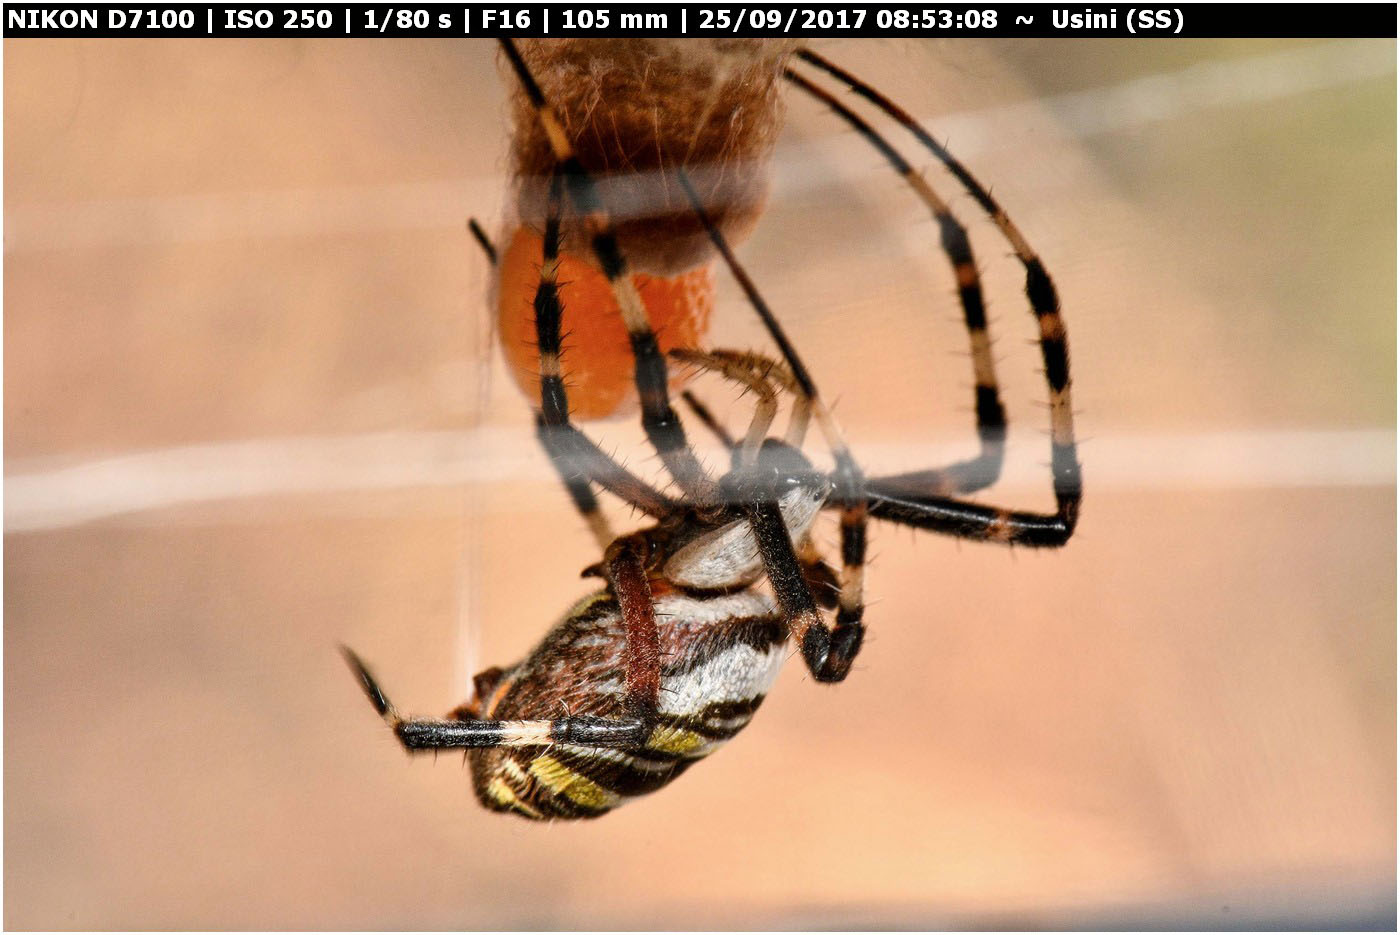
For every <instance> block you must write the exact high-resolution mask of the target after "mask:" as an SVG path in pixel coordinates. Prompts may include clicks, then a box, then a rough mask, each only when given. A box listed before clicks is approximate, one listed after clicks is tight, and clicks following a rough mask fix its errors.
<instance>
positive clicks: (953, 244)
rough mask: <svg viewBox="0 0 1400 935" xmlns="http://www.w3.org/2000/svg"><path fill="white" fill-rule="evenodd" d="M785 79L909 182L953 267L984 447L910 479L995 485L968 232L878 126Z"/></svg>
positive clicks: (993, 392) (985, 348) (995, 444)
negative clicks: (935, 226) (848, 127)
mask: <svg viewBox="0 0 1400 935" xmlns="http://www.w3.org/2000/svg"><path fill="white" fill-rule="evenodd" d="M783 75H784V77H786V78H787V80H788V81H789V82H791V83H792V84H795V85H797V86H798V87H799V88H801V89H802V90H803V91H805V92H807V93H808V94H809V95H811V96H812V97H814V98H816V99H817V100H818V101H820V102H822V103H823V104H825V105H826V106H827V107H828V108H829V109H830V110H832V111H833V112H834V113H836V114H837V115H838V116H840V117H841V118H842V119H844V120H845V121H846V122H847V123H848V124H850V125H851V127H852V128H853V129H854V130H855V131H856V132H857V133H858V134H860V136H862V137H863V138H864V139H865V140H866V141H867V142H869V143H870V145H871V146H873V147H874V148H875V149H876V150H878V151H879V152H880V154H881V155H882V156H884V157H885V159H886V161H888V162H889V164H890V165H891V166H892V167H893V168H894V170H895V171H896V172H897V173H899V175H900V176H902V177H903V178H904V180H905V181H906V182H908V184H909V186H910V188H912V189H913V190H914V193H915V194H916V195H918V196H919V199H920V200H921V201H923V203H924V204H925V205H926V206H927V207H928V209H929V212H930V213H931V214H932V215H933V218H934V221H936V222H937V224H938V229H939V240H940V244H941V246H942V248H943V252H944V253H945V254H946V255H947V257H948V262H949V263H950V264H951V265H952V267H953V275H954V277H955V278H956V280H957V283H958V299H959V301H960V302H961V304H962V310H963V324H964V325H965V326H966V328H967V335H968V342H969V344H970V345H971V348H972V376H973V384H974V393H975V396H974V404H975V406H976V412H977V437H978V441H979V443H980V446H981V448H980V451H979V452H978V454H977V456H976V457H975V458H971V459H969V460H966V461H960V462H958V463H956V464H950V465H948V466H946V467H942V468H935V469H933V470H925V471H921V472H919V473H918V475H917V477H916V478H911V479H916V480H917V482H918V483H919V486H920V488H921V489H923V490H926V491H928V492H930V493H934V492H936V493H942V494H945V495H946V494H951V493H971V492H972V491H974V490H980V489H982V488H983V487H988V486H990V485H991V484H994V483H996V480H997V478H998V477H999V476H1000V475H1001V468H1002V463H1003V461H1004V459H1005V454H1006V410H1005V408H1004V407H1003V406H1002V404H1001V397H1000V392H999V389H998V386H997V376H996V366H995V363H994V361H993V360H992V345H991V340H990V339H989V338H988V335H987V310H986V304H985V302H984V301H983V296H982V282H981V278H980V277H979V276H978V273H977V263H976V260H975V259H974V258H973V255H972V243H971V241H970V240H969V239H968V236H967V228H965V227H963V225H962V224H961V223H960V222H959V221H958V219H957V218H956V217H954V216H953V212H952V211H951V210H950V209H949V207H948V204H947V202H945V201H944V200H943V199H942V198H940V197H939V196H938V194H937V193H936V192H935V191H934V190H933V188H932V187H931V186H930V185H929V184H928V182H927V181H926V180H925V179H924V177H923V176H922V175H920V174H919V173H918V172H917V171H916V170H915V169H914V167H913V166H912V165H910V164H909V162H908V160H906V159H905V158H904V157H903V156H902V155H901V154H900V153H899V151H898V150H896V149H895V148H894V147H893V146H891V145H890V143H889V141H888V140H886V139H885V138H884V137H883V136H881V135H880V133H879V132H877V131H876V130H875V128H874V127H872V126H870V124H868V123H866V122H865V121H864V120H863V119H861V117H860V116H859V115H857V114H856V113H855V112H854V111H852V110H851V109H850V108H849V107H847V106H846V105H845V104H843V103H841V102H840V101H839V100H837V99H836V98H835V97H833V96H832V95H831V94H830V93H828V92H827V91H826V90H824V89H822V88H820V87H818V86H817V85H815V84H813V83H812V82H810V81H808V80H807V79H806V78H805V77H803V76H802V75H801V74H799V73H797V72H795V71H792V70H791V69H787V70H785V71H784V72H783Z"/></svg>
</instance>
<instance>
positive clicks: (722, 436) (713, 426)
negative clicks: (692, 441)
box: [681, 390, 739, 451]
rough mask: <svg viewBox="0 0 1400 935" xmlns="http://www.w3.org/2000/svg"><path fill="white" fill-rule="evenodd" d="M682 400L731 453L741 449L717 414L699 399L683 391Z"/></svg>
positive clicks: (687, 391) (689, 392)
mask: <svg viewBox="0 0 1400 935" xmlns="http://www.w3.org/2000/svg"><path fill="white" fill-rule="evenodd" d="M681 399H682V400H683V401H684V402H685V404H686V405H687V406H689V407H690V411H691V412H693V413H695V418H697V419H699V420H700V422H701V424H702V425H704V426H705V428H707V429H709V430H710V434H711V435H713V436H714V437H715V438H716V439H717V440H718V441H719V443H720V444H721V445H723V446H724V447H725V448H728V449H729V450H730V451H733V450H734V449H735V448H738V447H739V443H738V442H736V441H735V440H734V436H732V435H730V434H729V432H728V430H726V429H725V427H724V426H723V425H721V424H720V422H719V420H718V419H716V418H715V414H714V413H713V412H711V411H710V407H709V406H706V405H705V404H704V403H703V402H701V401H700V398H699V397H697V396H696V395H695V394H694V393H692V392H691V391H690V390H682V391H681Z"/></svg>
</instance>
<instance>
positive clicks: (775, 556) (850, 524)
mask: <svg viewBox="0 0 1400 935" xmlns="http://www.w3.org/2000/svg"><path fill="white" fill-rule="evenodd" d="M676 180H677V181H678V182H679V183H680V187H681V189H682V190H683V191H684V192H685V194H686V197H687V198H688V199H690V206H691V210H693V211H694V212H695V215H696V217H697V218H698V219H699V220H700V223H701V224H702V225H703V226H704V228H705V231H706V233H708V234H709V237H710V241H711V243H713V244H714V245H715V249H716V250H717V251H718V252H719V254H720V256H721V257H722V258H723V259H724V262H725V264H726V265H727V266H728V267H729V270H730V272H731V273H732V274H733V276H734V278H735V279H736V280H737V281H738V283H739V285H740V287H741V288H742V289H743V290H744V294H745V295H746V296H747V297H748V300H749V304H750V305H751V306H752V307H753V309H754V311H755V312H756V313H757V314H758V316H759V318H760V320H762V322H763V325H764V327H765V328H766V329H767V330H768V333H769V335H770V336H771V337H772V338H773V341H774V343H775V344H777V345H778V348H779V350H780V351H781V352H782V357H783V361H784V363H785V364H786V365H787V372H788V374H789V375H790V376H791V378H792V382H793V384H794V385H795V392H796V394H797V395H798V396H799V398H800V400H801V403H802V406H803V412H804V413H809V414H810V415H811V416H812V417H814V418H815V419H816V421H817V427H818V428H819V429H820V431H821V433H822V435H823V436H824V437H825V439H826V443H827V447H828V448H829V449H830V450H831V456H832V459H833V460H834V461H835V462H836V463H835V469H834V470H833V471H832V472H831V475H830V480H831V485H832V490H831V496H830V498H829V499H828V501H827V502H828V504H830V505H831V506H833V507H835V508H837V509H839V510H840V511H841V519H840V522H841V574H840V594H839V597H838V600H837V608H836V624H835V626H831V627H829V626H827V624H826V622H825V621H824V620H823V619H822V617H821V615H820V614H819V613H818V612H817V609H816V602H815V599H814V597H813V594H812V588H811V587H810V586H809V585H808V583H807V576H806V574H805V573H804V570H803V565H802V563H801V562H800V561H799V559H798V558H797V555H796V554H795V551H794V548H793V543H792V538H791V536H789V535H788V531H787V527H786V526H785V525H784V523H783V519H782V514H781V512H780V511H779V510H778V509H777V506H776V503H775V502H774V501H775V499H776V490H775V489H770V488H768V487H767V486H766V485H767V484H769V483H773V482H774V481H776V480H778V478H776V477H770V476H767V474H768V472H766V471H764V470H762V469H761V468H762V467H763V466H762V464H760V470H757V471H754V472H752V474H753V477H754V479H755V483H754V484H753V486H752V487H751V488H750V489H749V491H748V494H749V496H748V498H747V499H746V501H745V502H744V503H743V504H742V506H743V508H744V513H745V517H746V518H747V519H748V520H749V524H750V525H751V526H752V527H753V531H754V536H755V538H756V539H757V540H758V546H759V552H760V554H761V555H762V557H763V565H764V570H765V571H766V572H767V575H768V580H769V582H770V583H771V584H772V585H773V592H774V595H775V596H776V597H777V598H778V606H779V607H780V608H781V609H782V611H783V616H784V618H785V619H786V620H787V622H788V627H789V628H790V630H791V632H792V636H793V639H794V641H795V642H796V643H797V645H798V647H799V648H800V649H801V651H802V658H803V661H804V662H805V663H806V664H807V668H808V670H809V671H810V672H811V673H812V676H813V678H815V679H817V680H818V681H820V682H839V681H841V680H842V679H844V678H845V677H846V675H847V674H848V673H849V672H850V668H851V663H852V662H853V661H854V660H855V657H856V654H857V653H859V652H860V646H861V642H862V641H863V639H864V636H865V624H864V623H863V621H862V618H863V616H864V613H865V604H864V588H865V577H864V572H865V552H866V528H867V526H868V509H867V495H866V492H865V479H864V476H863V474H862V473H861V470H860V467H859V465H857V464H856V461H855V458H854V457H853V456H852V455H851V450H850V448H849V447H848V446H847V445H846V440H845V438H844V437H843V436H842V434H841V430H840V428H839V427H838V426H837V424H836V420H835V418H834V417H833V416H832V414H831V410H830V409H829V408H828V407H827V405H826V403H825V402H824V401H823V400H822V399H821V397H820V395H819V394H818V393H817V387H816V383H815V382H813V380H812V377H811V375H810V374H809V373H808V371H807V367H806V365H805V364H803V363H802V359H801V358H800V357H799V356H798V354H797V350H796V348H794V347H793V346H792V342H791V341H789V340H788V337H787V334H786V333H785V332H784V331H783V327H782V325H781V324H779V322H778V320H777V318H776V317H775V316H774V315H773V312H772V310H771V309H770V308H769V307H768V303H767V302H766V301H765V300H764V298H763V296H762V294H760V293H759V291H758V287H757V286H756V285H755V284H754V282H753V279H752V278H750V276H749V274H748V272H747V271H746V270H745V269H744V267H743V266H742V265H741V264H740V263H739V260H738V258H737V257H735V256H734V251H733V250H732V249H731V248H730V246H729V242H728V241H727V240H726V239H725V238H724V235H723V234H722V233H721V232H720V230H719V228H717V227H716V226H715V224H714V222H713V220H712V219H711V218H710V216H709V213H708V212H707V211H706V210H705V206H704V204H703V202H702V201H701V200H700V196H699V195H698V194H697V193H696V191H695V188H694V186H693V185H692V184H691V182H690V179H689V178H688V177H687V176H686V173H685V170H683V169H677V170H676Z"/></svg>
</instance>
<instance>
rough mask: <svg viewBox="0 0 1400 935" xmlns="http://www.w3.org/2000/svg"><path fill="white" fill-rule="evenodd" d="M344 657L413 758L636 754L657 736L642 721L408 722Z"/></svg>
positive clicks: (364, 670) (349, 656) (358, 664)
mask: <svg viewBox="0 0 1400 935" xmlns="http://www.w3.org/2000/svg"><path fill="white" fill-rule="evenodd" d="M341 653H342V654H343V655H344V656H345V661H346V662H347V663H349V665H350V669H351V671H353V672H354V673H355V676H356V678H357V679H358V680H359V683H360V687H361V688H362V689H364V692H365V695H366V696H368V697H369V700H370V704H371V705H373V706H374V710H375V711H376V712H377V713H378V714H379V716H380V717H382V718H384V721H385V723H387V724H388V725H389V726H390V727H391V728H392V729H393V731H394V736H395V737H397V738H398V741H399V743H400V744H402V745H403V748H404V749H405V750H407V751H408V752H409V753H415V752H418V751H420V750H443V749H451V748H457V749H461V748H486V747H547V746H550V745H552V744H556V743H567V744H577V745H580V746H590V747H609V748H613V749H617V750H636V749H640V748H641V747H643V746H645V744H646V741H647V739H648V737H649V736H650V734H651V725H650V724H649V723H647V721H646V719H644V718H639V717H634V718H601V717H563V718H557V719H555V720H552V721H544V720H540V721H518V720H517V721H501V720H487V719H481V718H462V719H460V720H459V719H456V718H452V719H447V718H443V719H439V718H405V717H403V716H402V715H400V714H399V712H398V709H397V708H395V707H394V705H393V703H391V702H390V701H389V699H388V696H386V695H385V694H384V691H383V689H381V688H380V687H379V682H378V680H377V679H375V677H374V675H373V674H371V673H370V671H369V668H368V667H367V666H366V665H365V664H364V662H363V660H361V659H360V657H359V656H357V655H356V654H355V653H354V651H352V650H350V649H349V648H347V647H344V646H342V647H341ZM459 710H460V709H459Z"/></svg>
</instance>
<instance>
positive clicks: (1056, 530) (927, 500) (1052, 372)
mask: <svg viewBox="0 0 1400 935" xmlns="http://www.w3.org/2000/svg"><path fill="white" fill-rule="evenodd" d="M797 56H798V57H799V58H801V59H802V60H803V61H805V62H807V63H808V64H810V65H812V66H814V67H816V68H819V69H821V70H822V71H824V72H826V73H827V74H829V75H831V76H832V77H834V78H836V79H837V80H838V81H840V82H842V83H843V84H845V85H846V86H847V87H849V88H850V89H851V90H852V91H854V92H855V93H856V94H858V95H860V96H861V97H863V98H865V99H866V100H867V101H869V102H870V103H871V104H873V105H874V106H875V107H877V108H879V109H880V110H881V111H883V112H884V113H885V114H887V115H888V116H890V117H891V118H892V119H894V120H895V121H896V122H897V123H899V124H900V125H901V126H903V127H904V128H905V129H906V130H908V131H909V132H910V133H911V134H913V136H914V137H915V139H917V140H918V141H919V143H920V144H922V145H923V146H924V147H925V148H926V149H928V150H929V152H931V153H932V154H933V155H934V157H935V158H936V159H938V160H939V162H941V163H942V164H943V165H944V166H945V167H946V168H947V169H948V171H949V172H950V173H951V174H952V175H953V177H954V178H956V179H957V180H958V182H959V183H960V184H961V185H962V186H963V188H964V189H965V190H966V191H967V193H968V194H969V195H971V196H972V198H973V200H974V201H976V202H977V204H978V205H979V206H980V207H981V208H982V210H983V211H985V212H986V213H987V215H988V216H989V217H990V218H991V219H992V223H994V224H995V225H996V226H997V228H998V229H999V230H1000V231H1001V234H1002V236H1003V237H1005V238H1006V240H1007V242H1008V243H1010V244H1011V248H1012V250H1013V251H1014V252H1015V254H1016V257H1017V259H1018V260H1020V262H1021V265H1022V266H1023V267H1025V270H1026V297H1027V299H1029V301H1030V306H1031V313H1032V314H1033V315H1034V316H1035V319H1036V322H1037V324H1038V326H1039V329H1040V352H1041V357H1042V359H1043V360H1044V363H1045V380H1046V383H1047V384H1048V385H1049V388H1050V472H1051V479H1052V486H1053V489H1054V494H1055V505H1056V509H1055V512H1054V513H1052V514H1047V513H1035V512H1029V511H1012V510H1003V509H997V508H993V507H986V506H981V505H978V504H973V503H967V502H965V501H961V500H957V499H953V498H950V497H948V496H947V493H949V492H950V491H949V489H948V488H947V487H946V485H943V484H941V483H939V478H938V476H937V474H936V473H935V474H932V475H931V474H930V473H929V472H914V473H911V474H900V475H893V476H890V477H881V478H875V479H873V480H871V481H870V483H869V485H868V489H869V491H870V494H871V514H872V515H874V516H878V517H879V518H881V519H886V520H890V521H893V522H897V523H902V524H904V525H909V526H916V527H919V528H922V529H933V530H937V531H939V532H944V533H948V534H950V535H955V536H960V537H962V538H968V539H986V540H992V541H997V542H1009V543H1018V544H1024V545H1035V546H1058V545H1063V544H1064V543H1065V542H1066V541H1067V540H1068V539H1069V537H1070V536H1071V535H1072V534H1073V532H1074V527H1075V525H1076V524H1077V523H1078V520H1079V505H1080V501H1081V499H1082V496H1083V480H1082V469H1081V468H1080V464H1079V456H1078V449H1077V446H1076V444H1075V436H1074V413H1073V406H1072V404H1071V401H1070V377H1069V344H1068V341H1067V339H1066V335H1065V325H1064V320H1063V319H1062V318H1061V316H1060V300H1059V296H1058V295H1057V294H1056V292H1055V286H1054V283H1053V282H1051V280H1050V274H1049V273H1047V272H1046V270H1045V266H1044V264H1043V263H1042V262H1041V260H1040V257H1039V256H1037V255H1036V253H1035V251H1034V250H1032V249H1031V246H1030V244H1029V243H1028V242H1027V241H1026V238H1025V237H1024V236H1023V235H1022V234H1021V232H1020V230H1019V229H1017V227H1016V225H1015V224H1013V223H1012V221H1011V218H1010V217H1009V216H1008V215H1007V213H1006V211H1005V209H1003V208H1002V207H1001V205H999V204H998V203H997V202H996V200H995V199H994V198H993V197H992V195H991V193H990V192H989V191H987V190H986V189H985V188H983V187H982V184H981V183H980V182H978V181H977V179H976V178H974V177H973V175H972V173H971V172H969V171H968V169H967V167H966V166H964V165H963V164H962V163H961V162H959V161H958V160H957V159H955V158H954V157H953V155H952V153H950V152H948V150H947V148H945V147H944V146H943V145H942V144H940V143H939V142H938V141H937V140H935V139H934V138H933V137H932V136H931V135H930V134H929V132H928V131H927V130H925V129H924V128H923V127H922V126H920V125H919V123H918V121H916V120H914V118H913V117H912V116H910V115H909V114H908V113H907V112H906V111H904V110H903V109H902V108H900V107H899V106H898V105H897V104H895V103H894V102H893V101H891V100H890V99H889V98H887V97H885V96H884V95H883V94H881V93H880V92H878V91H876V90H875V89H874V88H872V87H871V86H870V85H868V84H866V83H865V82H863V81H861V80H860V79H858V78H856V77H855V76H854V75H852V74H850V73H849V72H847V71H845V70H844V69H842V68H840V67H839V66H837V65H835V64H833V63H831V62H829V61H827V60H826V59H825V58H822V57H821V56H820V55H818V54H816V53H815V52H812V51H811V50H809V49H800V50H798V52H797ZM838 112H839V111H838ZM843 116H844V114H843ZM979 414H980V408H979Z"/></svg>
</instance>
